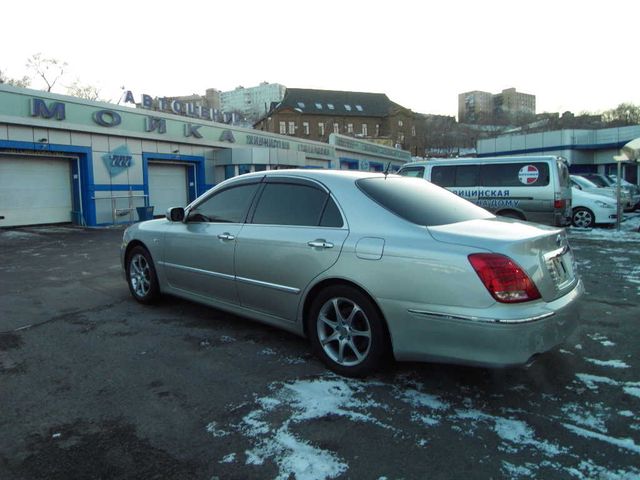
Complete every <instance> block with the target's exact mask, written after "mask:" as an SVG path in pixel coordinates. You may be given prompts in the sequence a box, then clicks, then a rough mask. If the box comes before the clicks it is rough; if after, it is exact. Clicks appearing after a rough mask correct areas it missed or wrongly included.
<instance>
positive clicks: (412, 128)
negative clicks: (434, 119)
mask: <svg viewBox="0 0 640 480" xmlns="http://www.w3.org/2000/svg"><path fill="white" fill-rule="evenodd" d="M411 136H412V137H415V136H416V126H415V125H411Z"/></svg>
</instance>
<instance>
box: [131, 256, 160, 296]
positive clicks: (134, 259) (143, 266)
mask: <svg viewBox="0 0 640 480" xmlns="http://www.w3.org/2000/svg"><path fill="white" fill-rule="evenodd" d="M127 283H128V284H129V291H130V292H131V295H133V298H135V299H136V300H137V301H138V302H140V303H144V304H150V303H154V302H155V301H156V300H157V299H158V297H159V296H160V287H159V285H158V275H157V274H156V269H155V267H154V266H153V260H152V259H151V254H149V252H148V250H147V249H146V248H144V247H141V246H138V247H134V248H133V249H132V250H131V252H129V256H128V257H127Z"/></svg>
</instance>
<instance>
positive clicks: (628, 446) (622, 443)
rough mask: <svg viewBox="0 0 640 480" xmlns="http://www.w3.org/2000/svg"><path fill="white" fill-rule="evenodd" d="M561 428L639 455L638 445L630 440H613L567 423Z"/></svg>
mask: <svg viewBox="0 0 640 480" xmlns="http://www.w3.org/2000/svg"><path fill="white" fill-rule="evenodd" d="M562 426H563V427H565V428H566V429H567V430H569V431H571V432H573V433H575V434H576V435H579V436H581V437H585V438H593V439H596V440H600V441H603V442H606V443H609V444H611V445H615V446H616V447H619V448H624V449H625V450H629V451H631V452H635V453H640V445H636V444H635V442H634V441H633V439H632V438H615V437H610V436H608V435H603V434H601V433H598V432H592V431H591V430H587V429H584V428H580V427H576V426H575V425H571V424H569V423H563V424H562Z"/></svg>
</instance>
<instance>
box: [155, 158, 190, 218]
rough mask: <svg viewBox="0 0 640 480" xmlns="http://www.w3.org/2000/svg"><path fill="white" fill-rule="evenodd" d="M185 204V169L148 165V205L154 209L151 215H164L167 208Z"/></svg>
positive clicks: (178, 166)
mask: <svg viewBox="0 0 640 480" xmlns="http://www.w3.org/2000/svg"><path fill="white" fill-rule="evenodd" d="M187 203H188V195H187V167H186V166H184V165H175V164H166V163H165V164H162V163H149V205H153V207H154V210H153V214H154V215H164V213H165V212H166V211H167V208H169V207H184V206H186V205H187Z"/></svg>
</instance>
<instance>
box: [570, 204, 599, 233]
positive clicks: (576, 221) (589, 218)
mask: <svg viewBox="0 0 640 480" xmlns="http://www.w3.org/2000/svg"><path fill="white" fill-rule="evenodd" d="M571 224H572V225H573V226H574V227H579V228H590V227H593V225H594V224H595V216H594V215H593V212H592V211H591V210H589V209H588V208H584V207H577V208H574V209H573V215H572V216H571Z"/></svg>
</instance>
